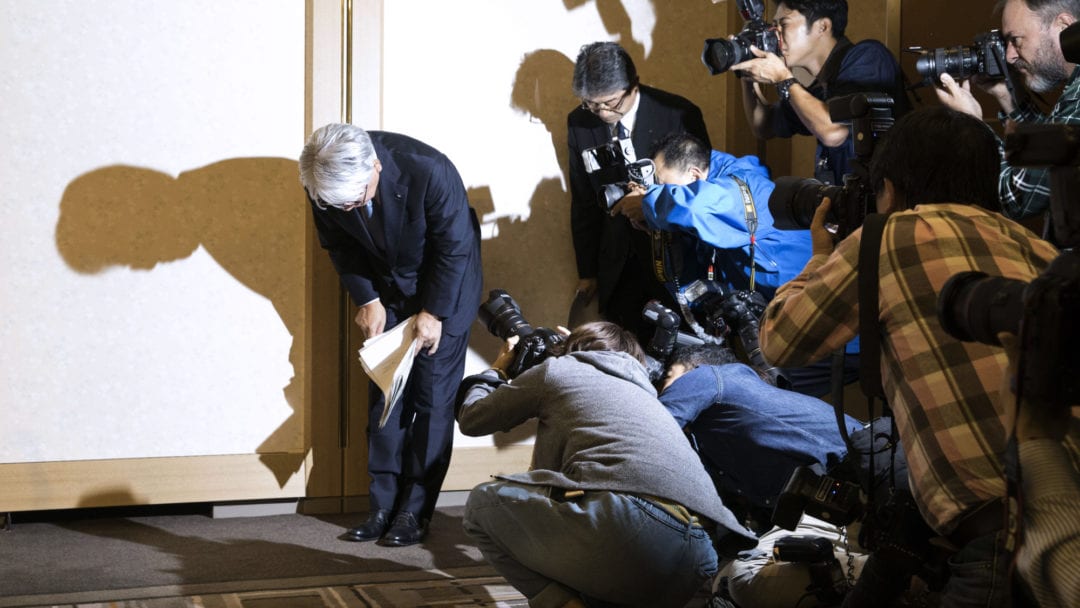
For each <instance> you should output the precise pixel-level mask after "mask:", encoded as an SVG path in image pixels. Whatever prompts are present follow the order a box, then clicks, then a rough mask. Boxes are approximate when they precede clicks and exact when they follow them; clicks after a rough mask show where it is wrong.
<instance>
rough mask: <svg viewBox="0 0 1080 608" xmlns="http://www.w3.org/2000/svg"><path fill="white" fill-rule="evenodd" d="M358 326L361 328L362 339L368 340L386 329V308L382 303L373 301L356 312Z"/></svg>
mask: <svg viewBox="0 0 1080 608" xmlns="http://www.w3.org/2000/svg"><path fill="white" fill-rule="evenodd" d="M355 321H356V325H357V326H358V327H359V328H360V338H361V339H363V340H367V339H368V338H372V337H374V336H377V335H379V334H381V333H382V332H383V330H384V329H386V308H385V307H384V306H383V305H382V302H380V301H378V300H373V301H371V302H368V303H367V304H364V305H363V306H361V307H360V310H358V311H356V318H355Z"/></svg>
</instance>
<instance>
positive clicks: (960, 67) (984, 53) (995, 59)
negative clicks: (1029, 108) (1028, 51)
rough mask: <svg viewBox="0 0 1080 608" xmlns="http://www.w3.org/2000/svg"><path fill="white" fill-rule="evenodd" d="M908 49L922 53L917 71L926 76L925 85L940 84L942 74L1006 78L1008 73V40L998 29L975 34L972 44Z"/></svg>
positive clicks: (957, 77) (916, 65)
mask: <svg viewBox="0 0 1080 608" xmlns="http://www.w3.org/2000/svg"><path fill="white" fill-rule="evenodd" d="M908 50H910V51H913V52H916V53H918V54H919V57H918V59H916V60H915V70H916V71H917V72H918V73H919V75H920V76H922V77H923V81H922V84H923V85H924V86H933V85H936V84H938V83H939V82H941V75H942V74H948V75H950V76H952V77H953V78H955V79H956V80H958V81H959V80H964V79H967V78H970V77H972V76H984V77H986V78H987V79H988V80H1002V79H1004V78H1005V76H1006V74H1007V72H1008V64H1007V63H1006V62H1005V39H1004V38H1002V37H1001V32H1000V31H998V30H990V31H989V32H983V33H981V34H979V35H978V36H975V43H974V44H972V45H969V46H954V47H947V48H937V49H922V48H918V47H915V48H911V49H908Z"/></svg>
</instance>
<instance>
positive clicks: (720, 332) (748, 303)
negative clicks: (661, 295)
mask: <svg viewBox="0 0 1080 608" xmlns="http://www.w3.org/2000/svg"><path fill="white" fill-rule="evenodd" d="M680 296H681V297H680V299H685V301H686V303H687V307H688V308H689V309H690V312H691V313H692V314H693V315H694V318H695V320H696V321H697V322H698V323H700V324H701V327H702V329H703V330H704V331H705V332H706V333H707V334H708V335H710V336H713V337H716V338H722V339H724V340H727V341H730V340H731V339H732V338H733V337H734V338H738V343H739V345H740V346H741V347H742V351H743V354H744V355H745V356H746V360H747V362H748V363H749V365H750V367H752V368H754V370H756V371H757V372H758V373H759V374H761V375H762V376H765V377H766V378H768V379H769V380H770V381H771V382H772V383H773V384H774V385H779V386H784V385H786V384H785V383H786V380H785V379H784V378H782V377H781V375H780V372H779V370H777V369H776V368H775V367H773V366H772V365H769V363H768V361H766V360H765V355H763V354H761V345H760V344H759V343H758V331H759V329H760V327H761V316H762V315H763V314H765V307H766V306H768V302H767V301H766V300H765V296H763V295H761V294H760V293H758V292H756V291H748V290H745V289H740V290H735V291H732V290H729V289H725V288H724V286H723V285H721V284H720V283H717V282H716V281H702V280H700V279H699V280H697V281H694V282H693V283H690V284H689V285H687V286H686V287H684V288H682V291H681V292H680Z"/></svg>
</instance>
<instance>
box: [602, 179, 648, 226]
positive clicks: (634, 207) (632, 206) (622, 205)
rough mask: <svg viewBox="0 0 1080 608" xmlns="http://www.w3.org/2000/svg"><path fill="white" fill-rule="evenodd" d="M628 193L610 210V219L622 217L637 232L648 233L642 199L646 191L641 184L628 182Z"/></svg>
mask: <svg viewBox="0 0 1080 608" xmlns="http://www.w3.org/2000/svg"><path fill="white" fill-rule="evenodd" d="M627 189H628V190H629V192H627V193H626V196H624V197H623V198H622V200H620V201H619V202H618V203H615V206H614V207H612V208H611V217H615V216H618V215H622V216H623V217H625V218H626V219H628V220H630V225H631V226H633V227H634V228H636V229H638V230H644V231H648V230H649V226H648V225H647V224H646V223H645V209H644V207H643V203H642V197H644V196H645V192H646V191H647V189H646V188H645V186H642V185H641V184H638V183H634V182H630V183H629V184H628V185H627Z"/></svg>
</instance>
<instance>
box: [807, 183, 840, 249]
mask: <svg viewBox="0 0 1080 608" xmlns="http://www.w3.org/2000/svg"><path fill="white" fill-rule="evenodd" d="M830 207H832V200H830V199H829V197H827V196H826V197H825V198H823V199H821V204H820V205H818V207H817V209H815V210H814V219H813V220H811V222H810V242H811V251H812V254H811V255H815V256H816V255H823V256H826V257H827V256H829V255H832V252H833V249H835V248H836V236H835V235H834V234H833V233H832V231H830V230H829V229H828V228H827V227H826V225H825V217H826V216H827V215H828V214H829V208H830Z"/></svg>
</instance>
